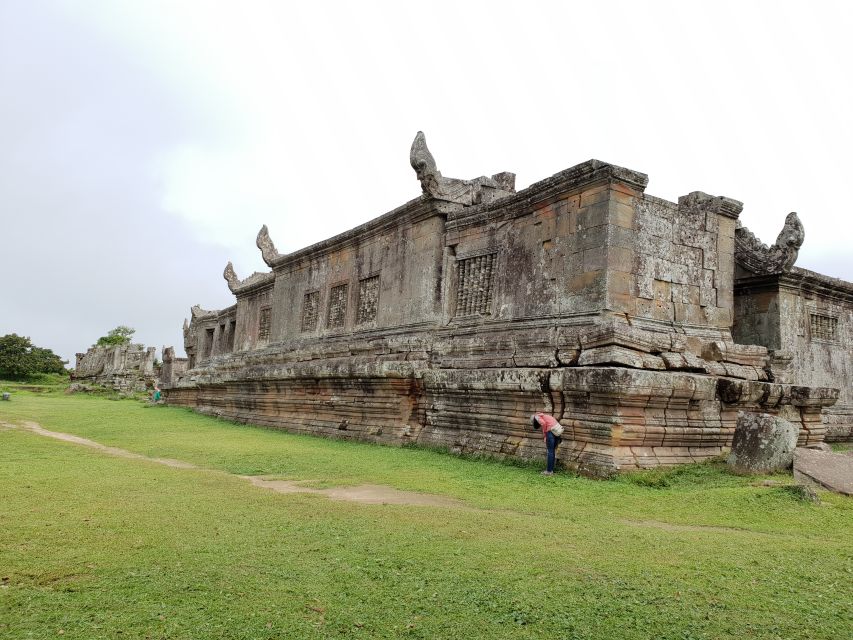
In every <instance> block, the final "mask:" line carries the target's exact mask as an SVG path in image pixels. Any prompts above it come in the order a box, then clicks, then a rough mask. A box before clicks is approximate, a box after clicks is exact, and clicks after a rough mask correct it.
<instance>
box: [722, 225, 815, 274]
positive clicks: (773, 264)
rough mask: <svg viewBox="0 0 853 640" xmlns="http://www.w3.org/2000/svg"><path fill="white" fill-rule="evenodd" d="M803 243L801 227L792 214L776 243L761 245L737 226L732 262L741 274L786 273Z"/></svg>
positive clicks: (744, 229)
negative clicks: (740, 270) (742, 270)
mask: <svg viewBox="0 0 853 640" xmlns="http://www.w3.org/2000/svg"><path fill="white" fill-rule="evenodd" d="M804 239H805V230H804V229H803V223H802V222H800V219H799V217H797V214H796V213H794V212H791V213H789V214H788V215H787V217H786V218H785V225H784V226H783V227H782V231H780V232H779V236H778V237H777V238H776V243H775V244H773V245H771V246H769V247H768V246H767V245H765V244H763V243H762V242H761V241H760V240H759V239H758V238H756V237H755V235H754V234H753V233H752V232H751V231H750V230H749V229H747V228H746V227H744V226H743V225H741V224H738V226H737V228H736V229H735V262H737V264H738V266H740V267H742V268H743V269H744V270H746V271H749V272H751V273H754V274H757V275H766V274H771V273H783V272H785V271H790V270H791V267H793V266H794V263H795V262H796V261H797V255H798V254H799V252H800V247H801V246H802V245H803V240H804Z"/></svg>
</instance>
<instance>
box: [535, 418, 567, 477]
mask: <svg viewBox="0 0 853 640" xmlns="http://www.w3.org/2000/svg"><path fill="white" fill-rule="evenodd" d="M530 424H531V426H532V427H533V429H541V430H542V437H543V438H544V439H545V448H546V449H547V451H548V460H547V463H546V465H545V471H543V472H542V475H543V476H552V475H554V465H555V464H556V462H557V447H559V446H560V442H562V440H563V439H562V437H561V436H562V435H563V425H561V424H560V423H559V422H557V419H556V418H555V417H554V416H552V415H548V414H547V413H534V414H533V415H532V416H530Z"/></svg>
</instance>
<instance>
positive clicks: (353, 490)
mask: <svg viewBox="0 0 853 640" xmlns="http://www.w3.org/2000/svg"><path fill="white" fill-rule="evenodd" d="M21 426H23V428H25V429H27V430H28V431H31V432H33V433H36V434H38V435H40V436H44V437H47V438H54V439H56V440H62V441H63V442H72V443H74V444H79V445H82V446H84V447H89V448H91V449H95V450H97V451H100V452H101V453H106V454H108V455H111V456H117V457H120V458H129V459H132V460H146V461H148V462H156V463H157V464H162V465H165V466H167V467H172V468H174V469H200V467H198V466H196V465H194V464H192V463H190V462H184V461H182V460H173V459H171V458H152V457H149V456H144V455H142V454H140V453H134V452H133V451H128V450H127V449H120V448H119V447H110V446H107V445H104V444H101V443H100V442H95V441H94V440H89V439H88V438H81V437H80V436H75V435H71V434H70V433H62V432H60V431H50V430H48V429H45V428H44V427H42V426H41V425H40V424H38V423H35V422H24V423H22V425H21ZM0 427H3V428H6V429H14V428H16V427H15V425H13V424H9V423H8V422H0ZM208 471H210V470H208ZM215 472H216V473H224V472H219V471H215ZM228 475H231V474H228ZM235 477H238V478H241V479H243V480H247V481H248V482H250V483H252V484H253V485H254V486H256V487H260V488H262V489H270V490H272V491H275V492H277V493H310V494H315V495H322V496H325V497H327V498H329V499H331V500H345V501H349V502H360V503H362V504H400V505H409V506H427V507H464V506H465V505H464V503H462V502H460V501H459V500H455V499H453V498H446V497H444V496H437V495H433V494H428V493H417V492H414V491H400V490H399V489H395V488H393V487H389V486H385V485H378V484H363V485H359V486H357V487H332V488H330V489H314V488H311V487H306V486H304V485H303V484H302V483H301V482H299V481H295V480H275V479H270V478H265V477H263V476H235Z"/></svg>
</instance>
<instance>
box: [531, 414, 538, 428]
mask: <svg viewBox="0 0 853 640" xmlns="http://www.w3.org/2000/svg"><path fill="white" fill-rule="evenodd" d="M530 426H531V428H533V429H539V428H540V425H539V420H537V419H536V414H533V415H532V416H530Z"/></svg>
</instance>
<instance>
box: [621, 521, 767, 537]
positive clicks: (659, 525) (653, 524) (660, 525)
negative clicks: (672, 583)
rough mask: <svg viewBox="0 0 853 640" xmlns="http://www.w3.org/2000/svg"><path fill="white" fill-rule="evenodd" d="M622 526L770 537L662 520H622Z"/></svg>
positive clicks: (728, 528)
mask: <svg viewBox="0 0 853 640" xmlns="http://www.w3.org/2000/svg"><path fill="white" fill-rule="evenodd" d="M621 522H622V524H629V525H632V526H634V527H650V528H652V529H660V530H662V531H710V532H716V533H733V532H734V533H756V534H759V535H768V534H765V533H763V532H759V531H750V530H749V529H738V528H737V527H715V526H713V525H704V524H673V523H671V522H661V521H660V520H622V521H621Z"/></svg>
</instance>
